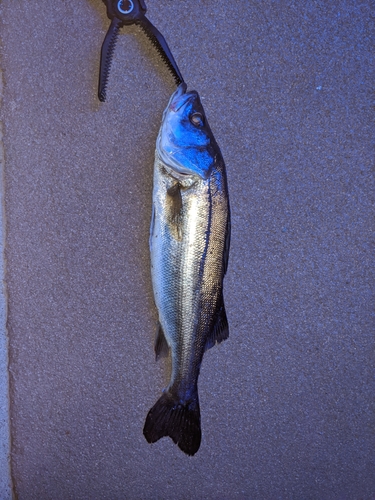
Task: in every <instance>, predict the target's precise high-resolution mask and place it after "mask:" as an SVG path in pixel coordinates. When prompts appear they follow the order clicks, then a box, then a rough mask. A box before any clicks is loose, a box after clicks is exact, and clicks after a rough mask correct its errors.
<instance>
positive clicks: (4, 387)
mask: <svg viewBox="0 0 375 500" xmlns="http://www.w3.org/2000/svg"><path fill="white" fill-rule="evenodd" d="M2 95H3V80H2V74H1V71H0V102H1V98H2ZM2 139H3V136H2V130H1V125H0V498H1V499H2V500H10V499H11V498H12V480H11V473H10V421H9V374H8V335H7V329H6V313H7V299H6V287H5V258H4V246H5V210H4V179H3V176H4V166H5V165H4V148H3V142H2Z"/></svg>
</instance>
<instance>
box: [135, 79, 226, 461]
mask: <svg viewBox="0 0 375 500" xmlns="http://www.w3.org/2000/svg"><path fill="white" fill-rule="evenodd" d="M153 183H154V187H153V203H152V205H153V206H152V217H151V228H150V254H151V276H152V286H153V291H154V299H155V305H156V308H157V311H158V316H159V325H158V331H157V335H156V340H155V353H156V359H159V358H160V357H163V356H167V355H168V354H169V352H170V353H171V360H172V372H171V379H170V382H169V385H168V386H167V387H166V388H165V389H164V391H163V393H162V395H161V397H160V398H159V399H158V401H157V402H156V404H155V405H154V406H153V407H152V408H151V410H150V411H149V412H148V415H147V417H146V420H145V424H144V429H143V434H144V436H145V438H146V440H147V441H148V442H149V443H155V442H156V441H158V440H159V439H160V438H162V437H165V436H169V437H170V438H172V440H173V441H174V443H176V444H177V445H178V447H179V448H180V449H181V450H182V451H183V452H184V453H186V454H187V455H190V456H192V455H194V454H195V453H196V452H197V451H198V449H199V447H200V444H201V437H202V432H201V418H200V407H199V398H198V377H199V371H200V367H201V363H202V359H203V355H204V353H205V351H207V349H209V348H211V347H212V346H214V345H215V344H217V343H220V342H222V341H223V340H225V339H227V338H228V335H229V328H228V320H227V315H226V310H225V306H224V297H223V280H224V276H225V274H226V271H227V267H228V257H229V246H230V206H229V196H228V183H227V175H226V167H225V163H224V160H223V156H222V154H221V151H220V149H219V146H218V144H217V142H216V140H215V138H214V136H213V133H212V131H211V129H210V127H209V124H208V122H207V118H206V114H205V112H204V109H203V106H202V102H201V99H200V97H199V94H198V92H196V91H190V92H187V86H186V84H185V83H182V84H180V85H179V87H178V88H177V90H176V91H175V92H174V93H173V94H172V96H171V98H170V100H169V103H168V106H167V107H166V109H165V111H164V114H163V118H162V124H161V127H160V130H159V134H158V137H157V141H156V151H155V163H154V180H153Z"/></svg>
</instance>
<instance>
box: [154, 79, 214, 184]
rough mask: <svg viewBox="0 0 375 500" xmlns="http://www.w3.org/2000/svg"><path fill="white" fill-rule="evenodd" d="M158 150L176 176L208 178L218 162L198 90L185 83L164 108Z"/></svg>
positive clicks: (157, 144)
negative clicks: (187, 87)
mask: <svg viewBox="0 0 375 500" xmlns="http://www.w3.org/2000/svg"><path fill="white" fill-rule="evenodd" d="M156 147H157V151H158V153H159V156H160V158H161V159H162V161H163V163H165V164H166V165H167V166H168V167H170V168H171V169H172V171H173V173H175V174H176V175H177V176H199V177H200V178H202V179H207V178H208V177H209V176H210V173H211V170H212V166H213V164H214V162H215V153H216V151H215V150H216V148H215V139H214V138H213V135H212V132H211V129H210V127H209V125H208V123H207V119H206V115H205V112H204V109H203V106H202V103H201V100H200V98H199V94H198V92H196V91H191V92H186V84H185V83H182V84H181V85H180V86H179V87H178V88H177V90H176V91H175V92H174V94H172V97H171V98H170V100H169V103H168V106H167V108H166V109H165V111H164V115H163V120H162V124H161V127H160V131H159V136H158V139H157V143H156Z"/></svg>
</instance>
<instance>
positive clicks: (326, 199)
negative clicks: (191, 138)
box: [0, 0, 375, 500]
mask: <svg viewBox="0 0 375 500" xmlns="http://www.w3.org/2000/svg"><path fill="white" fill-rule="evenodd" d="M146 3H147V5H148V8H149V10H148V16H149V18H150V19H151V20H152V21H153V22H154V24H155V25H156V26H157V27H158V28H159V29H160V31H161V32H162V33H163V34H164V35H165V37H166V39H167V41H168V43H169V45H170V47H171V49H172V52H173V54H174V56H175V59H176V60H177V62H178V64H179V67H180V69H181V72H182V74H183V75H184V77H185V79H186V81H187V83H188V85H189V88H190V89H192V88H195V89H196V90H198V91H199V92H200V94H201V96H202V98H203V102H204V104H205V107H206V111H207V114H208V118H209V121H210V124H211V128H212V129H213V132H214V134H215V136H216V139H217V141H218V143H219V144H220V146H221V149H222V152H223V155H224V158H225V160H226V163H227V170H228V178H229V188H230V196H231V206H232V247H231V255H230V265H229V270H228V274H227V278H226V282H225V299H226V307H227V312H228V318H229V322H230V339H229V340H228V341H226V342H225V343H223V344H222V345H220V346H219V347H216V348H213V349H211V350H210V351H209V352H208V353H207V354H206V356H205V358H204V362H203V368H202V373H201V377H200V401H201V411H202V427H203V440H202V446H201V449H200V451H199V453H198V454H197V455H196V456H195V457H193V458H189V457H186V456H185V455H183V454H182V453H181V452H180V451H179V449H178V448H177V447H176V446H175V445H173V443H172V441H171V440H169V439H163V440H161V441H159V442H158V443H156V444H155V445H152V446H151V445H149V444H147V442H146V441H145V439H144V437H143V435H142V427H143V422H144V418H145V415H146V414H147V411H148V409H149V408H150V406H151V405H152V404H153V403H154V402H155V400H156V398H157V397H158V395H159V393H160V390H161V388H162V387H163V386H164V384H165V383H166V380H167V378H168V366H167V365H166V364H165V363H164V362H163V361H161V362H160V363H158V364H156V363H155V361H154V354H153V336H154V332H155V323H156V319H157V317H156V312H155V309H154V306H153V300H152V291H151V282H150V271H149V252H148V226H149V220H150V215H151V190H152V169H153V156H154V145H155V139H156V135H157V132H158V128H159V125H160V120H161V115H162V111H163V108H164V107H165V105H166V103H167V101H168V98H169V96H170V94H171V93H172V91H173V90H174V88H175V87H174V84H173V80H172V78H171V77H170V75H169V73H168V72H167V70H166V69H165V67H164V66H163V64H162V62H161V61H160V59H159V58H158V56H157V54H156V52H155V51H154V50H153V48H152V47H150V45H149V43H148V40H147V38H146V37H145V36H144V35H143V34H142V33H141V32H139V31H138V29H136V28H124V29H123V30H122V35H121V37H120V39H119V42H118V45H117V48H116V52H115V58H114V63H113V70H112V73H111V76H110V83H109V87H108V102H107V103H104V104H100V103H99V102H98V101H97V98H96V85H97V77H98V62H99V54H100V46H101V43H102V40H103V37H104V34H105V31H106V29H107V27H108V24H109V21H108V19H107V18H106V14H105V8H104V5H103V3H102V2H101V1H100V0H80V1H76V2H68V1H67V0H62V1H59V2H53V3H52V2H51V5H50V4H49V3H48V8H46V2H45V1H42V0H34V1H33V2H30V1H26V0H22V1H21V0H20V1H19V2H13V1H11V0H3V1H2V2H1V4H0V23H1V26H0V34H1V61H0V64H1V68H2V71H3V79H4V90H3V101H2V109H1V119H2V123H3V132H4V138H3V142H4V148H5V209H6V218H7V226H6V230H7V240H6V259H7V287H8V300H9V312H8V333H9V338H10V375H11V422H12V429H11V430H12V468H13V482H14V486H15V491H16V494H17V496H18V498H19V499H36V500H43V499H53V500H58V499H61V500H66V499H73V500H79V499H92V500H94V499H98V500H99V499H100V500H104V499H110V500H114V499H145V500H147V499H163V500H164V499H177V500H186V499H189V500H190V499H215V500H227V499H267V500H268V499H296V500H301V499H304V500H305V499H319V500H332V499H334V500H344V499H345V500H353V499H354V500H357V499H358V500H359V499H362V500H373V499H374V498H375V474H374V470H375V436H374V427H375V419H374V406H375V405H374V394H375V384H374V376H373V375H374V372H373V367H374V326H375V325H374V315H373V312H374V294H373V285H374V271H373V269H374V259H373V257H374V256H373V253H371V247H370V244H371V238H372V237H373V230H374V220H373V201H374V182H373V177H372V168H373V165H374V148H373V144H374V124H373V121H372V120H373V110H372V109H371V97H372V96H371V87H372V85H373V82H374V76H375V75H374V71H373V68H374V57H373V54H374V50H373V49H374V47H373V45H372V44H373V40H374V35H375V30H374V17H373V16H374V12H373V10H371V3H372V2H371V1H370V0H364V1H363V2H357V1H354V0H339V1H337V2H326V1H322V0H321V1H319V0H315V1H312V2H297V1H293V0H291V1H288V2H281V1H271V2H259V1H256V2H244V1H239V0H233V1H232V2H228V1H225V0H200V1H194V2H183V1H180V2H178V1H173V2H172V1H171V0H158V1H156V0H149V1H148V2H146ZM189 9H190V10H189Z"/></svg>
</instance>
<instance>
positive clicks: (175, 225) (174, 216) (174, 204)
mask: <svg viewBox="0 0 375 500" xmlns="http://www.w3.org/2000/svg"><path fill="white" fill-rule="evenodd" d="M166 201H167V207H168V212H169V213H168V221H169V224H170V226H171V229H172V231H171V232H172V234H173V235H174V237H175V238H176V239H178V240H180V239H181V238H182V224H181V222H182V221H181V212H182V196H181V186H180V184H179V183H178V182H176V184H173V186H171V187H170V188H169V189H168V191H167V200H166Z"/></svg>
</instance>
